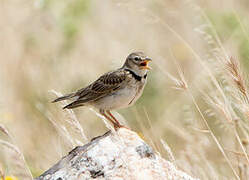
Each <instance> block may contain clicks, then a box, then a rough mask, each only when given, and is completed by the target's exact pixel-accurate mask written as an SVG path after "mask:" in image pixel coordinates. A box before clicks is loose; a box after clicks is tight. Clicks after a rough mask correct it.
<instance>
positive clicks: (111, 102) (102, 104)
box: [92, 86, 142, 110]
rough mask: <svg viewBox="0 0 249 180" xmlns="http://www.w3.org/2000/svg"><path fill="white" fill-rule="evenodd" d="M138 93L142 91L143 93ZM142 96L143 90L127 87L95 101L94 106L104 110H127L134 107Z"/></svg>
mask: <svg viewBox="0 0 249 180" xmlns="http://www.w3.org/2000/svg"><path fill="white" fill-rule="evenodd" d="M138 91H141V93H140V92H138ZM141 94H142V89H139V88H138V87H137V86H133V87H129V88H128V87H126V88H123V89H120V90H118V91H116V92H115V93H113V94H111V95H109V96H106V97H103V98H101V99H99V100H97V101H95V102H94V104H92V105H93V106H94V107H96V108H98V109H103V110H113V109H121V108H126V107H128V106H131V105H133V104H134V103H135V102H136V100H137V99H138V98H139V97H140V96H141Z"/></svg>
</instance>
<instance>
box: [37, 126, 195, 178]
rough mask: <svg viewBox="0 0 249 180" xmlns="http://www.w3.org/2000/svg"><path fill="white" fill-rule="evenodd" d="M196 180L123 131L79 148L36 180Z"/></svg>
mask: <svg viewBox="0 0 249 180" xmlns="http://www.w3.org/2000/svg"><path fill="white" fill-rule="evenodd" d="M86 179H98V180H100V179H108V180H112V179H115V180H121V179H131V180H140V179H141V180H150V179H151V180H155V179H157V180H160V179H162V180H171V179H172V180H178V179H179V180H193V179H195V178H192V177H191V176H189V175H187V174H186V173H184V172H182V171H180V170H177V168H176V167H175V166H174V165H173V164H172V163H171V162H169V161H166V160H165V159H163V158H162V157H161V156H160V154H159V153H157V152H155V151H153V149H152V148H151V147H150V146H148V145H147V144H146V143H145V142H144V141H143V140H142V139H141V138H140V137H139V136H138V135H137V134H136V133H135V132H133V131H131V130H128V129H126V128H121V129H119V130H118V131H117V132H107V133H106V134H104V135H103V136H99V137H96V138H94V139H93V140H92V141H91V142H90V143H88V144H86V145H84V146H79V147H76V148H75V149H74V150H72V151H71V152H70V153H69V154H68V155H67V156H65V157H64V158H63V159H62V160H61V161H59V162H58V163H57V164H56V165H54V166H53V167H52V168H50V169H49V170H48V171H46V172H45V173H44V174H42V175H41V176H40V177H37V178H36V180H86Z"/></svg>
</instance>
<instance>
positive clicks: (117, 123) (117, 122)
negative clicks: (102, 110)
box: [106, 110, 123, 128]
mask: <svg viewBox="0 0 249 180" xmlns="http://www.w3.org/2000/svg"><path fill="white" fill-rule="evenodd" d="M106 112H107V114H109V115H110V116H111V118H112V119H113V120H114V121H115V123H116V125H117V126H118V127H119V128H120V127H123V126H122V125H121V124H120V123H119V121H118V120H117V119H116V118H115V117H114V116H113V115H112V113H111V111H109V110H108V111H106Z"/></svg>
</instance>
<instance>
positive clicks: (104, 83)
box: [64, 69, 126, 109]
mask: <svg viewBox="0 0 249 180" xmlns="http://www.w3.org/2000/svg"><path fill="white" fill-rule="evenodd" d="M125 79H126V72H125V71H124V70H121V69H119V70H117V71H112V72H108V73H106V74H104V75H102V76H101V77H100V78H99V79H97V80H96V81H95V82H93V83H92V84H90V85H89V86H87V87H86V88H83V89H80V90H79V91H77V92H76V96H78V99H77V100H75V101H74V102H72V103H71V104H69V105H67V106H65V107H64V108H68V109H71V108H74V107H78V106H82V105H84V103H86V102H89V101H94V100H97V99H99V98H102V97H104V96H106V95H108V94H110V93H111V92H114V91H117V90H118V89H119V88H120V87H121V86H122V84H123V82H124V81H125Z"/></svg>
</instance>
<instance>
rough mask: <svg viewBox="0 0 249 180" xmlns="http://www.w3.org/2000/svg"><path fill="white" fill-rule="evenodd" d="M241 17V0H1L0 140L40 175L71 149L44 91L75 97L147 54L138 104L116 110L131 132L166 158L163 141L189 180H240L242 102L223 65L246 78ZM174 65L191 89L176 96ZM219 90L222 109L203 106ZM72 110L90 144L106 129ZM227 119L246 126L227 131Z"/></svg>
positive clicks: (248, 54)
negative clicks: (230, 60)
mask: <svg viewBox="0 0 249 180" xmlns="http://www.w3.org/2000/svg"><path fill="white" fill-rule="evenodd" d="M248 17H249V1H247V0H239V1H233V0H220V1H215V0H199V1H194V0H193V1H191V0H183V1H180V0H174V1H172V0H155V1H154V0H145V1H139V0H133V1H131V0H121V1H118V0H108V1H97V0H70V1H69V0H65V1H61V0H22V1H20V0H19V1H18V0H0V92H1V98H0V123H1V124H2V125H4V126H5V127H6V129H8V131H9V133H10V134H11V136H12V138H11V140H10V139H9V138H8V137H6V135H4V133H2V135H1V138H2V139H4V140H6V141H10V142H11V143H13V144H15V145H17V146H18V147H19V148H20V151H21V152H22V153H23V154H24V157H25V159H26V162H27V164H28V167H29V168H30V169H31V171H32V174H33V175H34V176H37V175H39V174H40V173H41V172H43V171H44V170H46V169H47V168H48V167H50V166H51V165H53V164H55V163H56V162H57V161H58V160H59V159H60V158H61V157H62V156H63V155H65V154H66V153H67V152H68V151H69V150H70V149H71V148H72V144H70V143H69V144H68V142H66V141H67V140H65V138H64V137H62V136H61V135H60V134H59V133H58V132H57V131H56V128H55V127H54V126H53V124H52V123H51V121H50V120H49V118H52V119H54V120H55V121H57V122H60V123H61V124H64V123H65V119H67V118H70V117H68V114H67V113H65V111H63V110H62V109H61V107H60V106H58V105H56V104H51V103H50V102H51V100H53V99H54V98H55V95H54V94H53V93H51V92H49V91H50V90H52V89H54V90H56V91H59V92H62V93H63V94H65V93H68V92H71V91H74V90H77V89H79V88H81V87H84V86H85V85H87V84H88V83H90V82H92V81H94V80H95V79H96V78H97V77H98V76H99V75H101V74H103V73H105V72H106V71H109V70H112V69H115V68H118V67H120V66H121V65H122V63H123V62H124V60H125V58H126V56H127V55H128V54H129V53H131V52H133V51H144V52H145V53H146V54H147V55H148V56H150V57H151V58H152V59H153V64H152V67H153V70H152V71H151V72H150V74H149V78H148V84H147V86H146V88H145V91H144V93H143V96H142V98H140V100H139V101H138V102H137V103H136V105H135V106H133V107H131V108H128V109H123V110H120V111H119V113H120V114H121V115H122V116H123V117H124V118H125V119H126V121H127V123H128V124H129V126H130V127H131V128H132V129H134V130H136V131H137V132H140V133H141V134H143V135H144V136H145V139H147V142H148V143H150V144H151V145H153V146H154V147H155V148H156V149H157V151H159V152H160V153H161V154H162V155H163V156H164V157H165V158H169V157H168V152H167V151H165V148H163V145H162V144H161V142H160V139H163V140H165V141H166V142H167V143H168V145H169V147H170V148H171V150H172V152H173V154H174V157H175V163H176V165H177V166H178V168H180V169H182V170H184V171H186V172H187V173H189V174H191V175H193V176H195V177H199V178H201V179H236V175H235V174H236V173H237V177H240V178H241V179H246V178H247V177H249V171H248V165H249V164H248V163H249V161H247V160H246V158H245V156H246V155H245V154H246V152H247V153H249V152H248V150H249V149H248V145H247V142H248V137H249V136H248V134H249V133H248V126H249V123H248V119H246V117H245V116H243V117H242V115H241V114H243V113H246V112H247V111H244V109H243V110H242V109H241V108H242V107H245V109H246V110H247V105H248V103H247V102H244V101H243V102H240V101H239V100H238V99H239V98H241V94H240V93H239V92H238V91H236V90H235V89H236V87H234V84H233V83H232V80H229V78H230V76H229V73H228V72H227V71H226V68H225V67H226V64H225V63H224V62H225V60H224V59H226V58H227V57H230V56H233V57H235V58H236V59H238V60H239V61H240V63H241V69H242V71H244V78H245V79H246V73H248V72H249V68H248V67H249V29H248V27H249V19H248ZM179 67H181V70H182V71H183V76H184V78H185V79H186V82H187V85H188V87H187V88H182V89H181V88H180V90H179V89H177V88H174V87H175V86H176V85H177V84H176V82H178V80H176V81H174V80H173V78H172V77H175V78H176V79H181V75H180V74H181V73H180V74H179V73H178V70H179ZM169 74H170V75H169ZM171 75H172V76H171ZM214 79H215V81H213V80H214ZM179 82H181V81H179ZM215 82H216V83H217V84H218V86H217V84H216V85H215ZM178 85H179V84H178ZM219 88H221V89H222V91H223V92H224V94H225V95H224V96H225V98H224V97H223V99H225V100H224V101H222V103H221V105H220V106H222V105H224V108H223V110H227V111H229V112H226V111H223V113H221V112H219V111H218V110H217V109H218V108H217V107H216V108H215V107H213V106H212V101H211V100H209V101H208V97H215V99H219V98H220V97H221V95H220V94H219ZM231 89H232V90H231ZM231 91H232V92H233V93H231ZM234 93H235V95H234ZM236 93H237V94H236ZM235 97H237V98H235ZM193 98H194V101H193ZM221 99H222V98H221ZM235 99H237V101H236V100H235ZM240 100H241V99H240ZM194 102H196V103H197V104H198V107H199V108H200V111H201V113H200V112H198V108H196V105H195V103H194ZM236 102H237V104H236ZM227 104H229V107H228V106H227ZM248 107H249V106H248ZM74 112H75V114H76V116H77V119H78V120H79V122H80V124H81V125H82V127H83V129H84V132H85V135H86V137H87V138H88V140H90V139H91V138H93V137H95V136H97V135H101V134H103V133H104V132H105V131H107V128H106V127H105V125H104V123H103V121H102V120H101V119H100V118H99V117H98V116H96V114H95V113H93V112H92V111H91V110H89V108H84V107H83V108H80V109H76V110H75V111H74ZM224 112H226V113H227V114H232V116H231V117H232V118H231V119H232V120H234V119H236V120H237V119H239V120H241V122H242V123H241V124H242V125H243V127H244V128H242V130H238V131H234V125H231V124H229V123H228V122H227V121H226V113H224ZM224 114H225V115H224ZM202 115H203V116H204V117H205V120H206V121H207V122H208V124H209V126H210V128H211V130H212V132H213V134H214V136H215V137H216V138H217V140H218V141H219V143H220V145H221V146H222V149H223V150H224V152H225V154H226V156H227V158H228V159H229V161H230V162H231V165H232V168H233V169H234V171H235V172H236V173H234V172H233V171H232V170H231V167H229V163H228V161H227V160H226V158H225V157H224V154H222V153H221V151H220V149H219V147H218V146H217V143H215V141H214V138H213V137H212V135H210V132H208V131H207V130H208V129H207V127H206V126H205V123H203V120H202V119H203V117H202ZM234 117H237V118H234ZM65 127H68V128H69V129H70V127H69V125H65ZM235 128H236V127H235ZM234 132H237V133H238V136H239V138H238V136H236V134H234ZM71 133H72V136H73V137H74V138H78V139H79V137H78V135H77V133H74V131H73V130H72V131H71ZM238 139H239V140H238ZM80 140H81V141H82V143H86V142H87V141H86V140H84V139H80ZM239 143H243V145H242V146H243V147H244V149H243V148H242V147H241V144H239ZM243 150H244V152H243ZM0 152H1V154H0V159H1V161H0V162H1V164H2V168H3V169H4V171H5V173H6V174H11V175H16V176H18V173H17V170H16V169H15V168H14V167H15V166H16V165H15V161H16V160H15V159H13V156H11V155H10V154H11V153H9V152H6V150H4V149H2V151H0ZM11 157H12V159H11ZM237 179H238V178H237Z"/></svg>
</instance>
